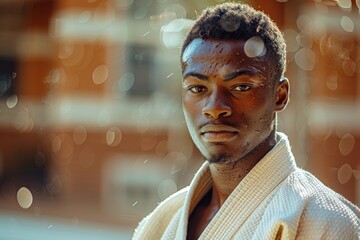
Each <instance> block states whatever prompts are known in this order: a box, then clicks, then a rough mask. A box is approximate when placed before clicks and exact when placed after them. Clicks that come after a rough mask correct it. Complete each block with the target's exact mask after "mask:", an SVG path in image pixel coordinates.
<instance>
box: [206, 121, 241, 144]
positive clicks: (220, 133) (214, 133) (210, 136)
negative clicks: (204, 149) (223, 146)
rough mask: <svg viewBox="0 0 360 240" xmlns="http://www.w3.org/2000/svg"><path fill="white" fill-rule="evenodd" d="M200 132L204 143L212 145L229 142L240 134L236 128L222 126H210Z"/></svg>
mask: <svg viewBox="0 0 360 240" xmlns="http://www.w3.org/2000/svg"><path fill="white" fill-rule="evenodd" d="M200 132H201V137H202V138H203V139H204V141H205V142H211V143H223V142H229V141H231V140H233V139H234V138H235V137H236V135H237V134H238V133H239V132H238V130H237V129H236V128H233V127H230V126H227V125H221V124H219V125H217V124H208V125H206V126H204V127H202V128H201V130H200Z"/></svg>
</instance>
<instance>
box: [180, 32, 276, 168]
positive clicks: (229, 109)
mask: <svg viewBox="0 0 360 240" xmlns="http://www.w3.org/2000/svg"><path fill="white" fill-rule="evenodd" d="M247 45H248V44H247ZM244 47H245V49H246V40H203V39H195V40H193V41H192V42H191V43H190V44H189V45H188V47H187V48H186V49H185V51H184V54H183V58H182V66H183V94H182V101H183V110H184V115H185V120H186V124H187V127H188V129H189V132H190V135H191V137H192V139H193V141H194V143H195V144H196V146H197V147H198V149H199V150H200V152H201V153H202V155H203V156H204V157H205V158H206V159H207V160H208V161H209V162H235V161H237V160H240V159H242V158H244V156H246V155H247V154H249V153H250V152H251V151H253V150H254V149H255V148H256V147H258V146H259V145H260V144H261V143H262V142H264V140H266V139H267V138H269V136H270V134H271V133H272V132H273V130H274V127H275V126H274V122H275V111H276V101H277V90H276V89H277V83H274V79H273V75H274V74H273V73H274V66H273V64H271V61H270V60H269V59H267V57H264V56H255V57H254V55H253V54H250V55H251V56H249V54H248V52H249V51H246V50H244ZM250 50H251V49H250ZM263 51H266V49H263ZM251 52H252V53H254V52H256V49H255V50H254V51H250V53H251ZM259 54H260V53H259ZM262 54H264V52H263V53H262ZM260 55H261V54H260Z"/></svg>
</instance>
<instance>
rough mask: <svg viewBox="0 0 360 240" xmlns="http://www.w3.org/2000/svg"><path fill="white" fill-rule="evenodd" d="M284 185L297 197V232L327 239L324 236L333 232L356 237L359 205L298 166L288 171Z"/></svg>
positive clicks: (359, 227) (359, 214)
mask: <svg viewBox="0 0 360 240" xmlns="http://www.w3.org/2000/svg"><path fill="white" fill-rule="evenodd" d="M285 185H286V187H285V188H286V191H287V192H288V193H290V195H293V197H294V198H295V199H298V202H297V204H298V206H297V207H298V208H299V209H300V210H301V211H300V214H299V219H298V221H299V222H298V224H299V225H298V230H299V234H311V235H312V236H315V235H316V234H319V237H325V239H328V238H327V237H326V236H329V239H335V238H336V237H335V236H339V237H341V238H343V237H344V236H348V237H349V238H348V239H353V238H354V239H355V237H356V236H357V237H359V229H360V220H359V219H360V210H359V208H358V207H357V206H355V205H354V204H352V203H351V202H350V201H348V200H347V199H345V198H344V197H343V196H342V195H340V194H338V193H336V192H335V191H333V190H332V189H330V188H329V187H327V186H325V185H324V184H323V183H322V182H321V181H319V180H318V179H317V178H316V177H315V176H313V175H312V174H311V173H309V172H307V171H304V170H301V169H297V170H296V171H295V172H293V173H292V174H290V175H289V177H288V178H287V179H286V184H285ZM306 236H310V235H306ZM330 236H331V237H330ZM345 238H346V237H345Z"/></svg>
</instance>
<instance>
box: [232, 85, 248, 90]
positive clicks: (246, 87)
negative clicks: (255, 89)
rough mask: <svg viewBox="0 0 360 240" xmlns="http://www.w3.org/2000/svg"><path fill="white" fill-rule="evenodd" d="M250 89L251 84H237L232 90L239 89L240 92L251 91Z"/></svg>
mask: <svg viewBox="0 0 360 240" xmlns="http://www.w3.org/2000/svg"><path fill="white" fill-rule="evenodd" d="M250 89H251V86H250V85H246V84H240V85H237V86H235V87H234V88H233V89H232V90H234V91H238V92H246V91H249V90H250Z"/></svg>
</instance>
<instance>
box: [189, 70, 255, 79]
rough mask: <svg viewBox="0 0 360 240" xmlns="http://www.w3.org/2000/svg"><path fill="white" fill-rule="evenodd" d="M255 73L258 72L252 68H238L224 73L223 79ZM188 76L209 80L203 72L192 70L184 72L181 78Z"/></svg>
mask: <svg viewBox="0 0 360 240" xmlns="http://www.w3.org/2000/svg"><path fill="white" fill-rule="evenodd" d="M257 74H259V72H258V71H256V70H252V69H241V70H238V71H235V72H230V73H227V74H225V75H224V76H223V80H224V81H229V80H231V79H234V78H237V77H239V76H241V75H250V76H253V75H257ZM188 77H196V78H198V79H200V80H204V81H208V80H209V78H208V76H206V75H203V74H201V73H198V72H192V71H190V72H187V73H185V74H184V76H183V79H186V78H188Z"/></svg>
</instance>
